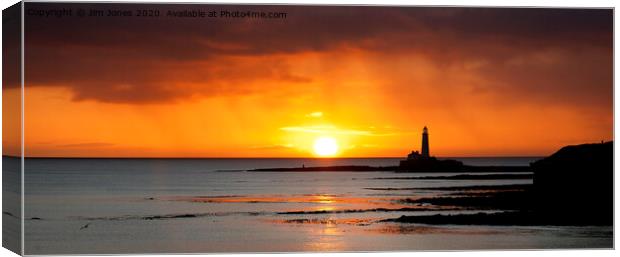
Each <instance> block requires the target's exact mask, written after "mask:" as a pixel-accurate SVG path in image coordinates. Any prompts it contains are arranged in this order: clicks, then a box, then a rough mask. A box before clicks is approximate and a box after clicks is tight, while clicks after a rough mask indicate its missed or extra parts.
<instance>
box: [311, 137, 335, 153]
mask: <svg viewBox="0 0 620 257" xmlns="http://www.w3.org/2000/svg"><path fill="white" fill-rule="evenodd" d="M337 152H338V142H336V139H333V138H331V137H319V138H317V139H316V140H314V154H316V155H318V156H334V155H336V153H337Z"/></svg>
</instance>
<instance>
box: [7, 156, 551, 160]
mask: <svg viewBox="0 0 620 257" xmlns="http://www.w3.org/2000/svg"><path fill="white" fill-rule="evenodd" d="M545 156H547V155H502V156H500V155H496V156H440V157H438V156H433V157H435V158H438V159H443V158H542V157H545ZM2 157H9V158H21V157H22V156H12V155H2ZM406 158H407V157H402V156H379V157H170V156H169V157H148V156H147V157H144V156H141V157H114V156H110V157H108V156H24V159H188V160H189V159H317V160H321V159H324V160H330V159H406Z"/></svg>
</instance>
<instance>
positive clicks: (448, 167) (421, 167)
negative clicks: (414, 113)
mask: <svg viewBox="0 0 620 257" xmlns="http://www.w3.org/2000/svg"><path fill="white" fill-rule="evenodd" d="M429 145H430V142H429V137H428V128H427V127H426V126H424V128H423V129H422V148H421V153H420V152H418V151H411V153H410V154H409V155H407V159H405V160H402V161H400V165H399V166H398V170H399V171H410V172H415V171H430V172H433V171H452V172H454V171H461V170H462V169H463V167H464V166H463V163H462V162H459V161H455V160H438V159H437V158H435V157H433V156H431V152H430V146H429Z"/></svg>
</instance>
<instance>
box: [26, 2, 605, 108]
mask: <svg viewBox="0 0 620 257" xmlns="http://www.w3.org/2000/svg"><path fill="white" fill-rule="evenodd" d="M59 7H65V8H72V9H78V8H82V9H85V10H88V9H91V8H96V9H132V10H134V9H136V7H140V8H143V9H149V8H153V9H160V10H162V15H165V13H163V12H164V10H185V9H190V10H191V9H197V8H202V9H210V10H240V11H244V10H252V11H266V12H286V13H287V18H286V19H254V20H252V19H196V18H167V17H160V18H138V17H130V18H110V17H104V18H92V17H85V18H79V17H66V18H44V17H35V16H27V18H26V34H25V37H26V80H27V81H26V83H27V85H29V86H62V87H67V88H69V89H71V91H72V92H73V94H74V99H75V100H96V101H102V102H114V103H132V104H140V103H155V102H168V101H175V100H179V99H184V98H188V97H193V96H210V95H219V94H240V93H251V92H255V91H257V90H259V89H257V88H254V87H253V86H252V85H253V84H255V83H256V82H260V81H263V80H264V81H268V80H272V81H281V82H283V83H285V82H286V83H309V82H312V81H313V78H311V77H307V76H305V75H302V74H295V73H294V72H293V71H292V69H291V64H287V63H286V62H285V61H278V59H277V57H276V58H275V59H274V58H271V59H269V60H267V59H265V62H264V63H262V62H247V61H246V60H245V59H243V60H242V61H234V60H238V59H234V58H246V57H254V58H259V59H260V58H261V57H263V56H286V55H288V54H296V53H304V52H329V51H338V50H339V49H345V48H353V49H360V50H364V51H367V52H371V53H379V54H386V55H389V54H399V53H409V54H410V53H415V54H419V55H422V56H426V57H428V59H430V60H432V61H434V62H436V64H437V65H440V66H442V65H443V66H453V65H463V64H464V63H467V62H470V61H472V60H482V61H484V62H485V63H487V65H484V66H482V67H480V68H477V69H475V70H474V71H475V72H479V73H481V74H482V75H484V76H488V77H489V79H490V80H493V81H495V82H496V83H489V84H486V85H481V89H485V87H486V89H489V88H490V87H500V88H502V89H505V90H508V91H510V90H514V91H515V92H517V91H518V92H523V91H524V90H542V91H545V92H548V93H556V94H557V93H558V92H559V94H566V95H567V97H570V96H572V95H574V94H577V93H572V94H570V93H566V92H580V89H581V88H582V87H584V86H586V85H587V86H588V87H590V88H591V89H590V90H589V91H588V92H590V93H588V94H589V95H591V96H592V98H596V97H597V96H604V97H607V94H609V93H610V92H611V88H612V84H611V67H612V57H611V52H612V41H613V38H612V37H613V28H612V26H613V11H612V10H611V9H542V8H541V9H534V8H523V9H515V8H503V9H498V8H421V7H420V8H397V7H336V6H332V7H321V6H225V5H144V4H140V5H119V4H97V5H91V4H49V3H27V4H26V9H29V8H33V9H44V10H45V9H53V8H59ZM546 51H549V52H553V53H560V56H559V57H558V58H557V59H558V60H561V61H563V62H562V63H557V65H551V66H544V65H543V66H537V63H536V61H535V60H536V59H535V58H534V59H532V58H529V59H528V58H527V57H528V56H532V55H536V54H537V53H540V52H546ZM575 53H577V54H575ZM522 57H523V58H525V59H524V61H522V62H521V63H518V60H519V59H520V58H522ZM231 58H232V59H231ZM515 60H517V63H516V64H515ZM332 61H334V62H338V60H332ZM501 81H505V83H499V82H501ZM538 92H541V91H538ZM548 93H547V94H548ZM517 95H518V94H517ZM607 98H609V97H607ZM607 98H605V99H607Z"/></svg>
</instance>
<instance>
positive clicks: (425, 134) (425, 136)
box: [422, 126, 431, 157]
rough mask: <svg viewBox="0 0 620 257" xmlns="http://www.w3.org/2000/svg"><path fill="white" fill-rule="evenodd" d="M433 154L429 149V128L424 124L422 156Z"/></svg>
mask: <svg viewBox="0 0 620 257" xmlns="http://www.w3.org/2000/svg"><path fill="white" fill-rule="evenodd" d="M430 156H431V154H430V152H429V150H428V128H426V126H424V130H422V157H430Z"/></svg>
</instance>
